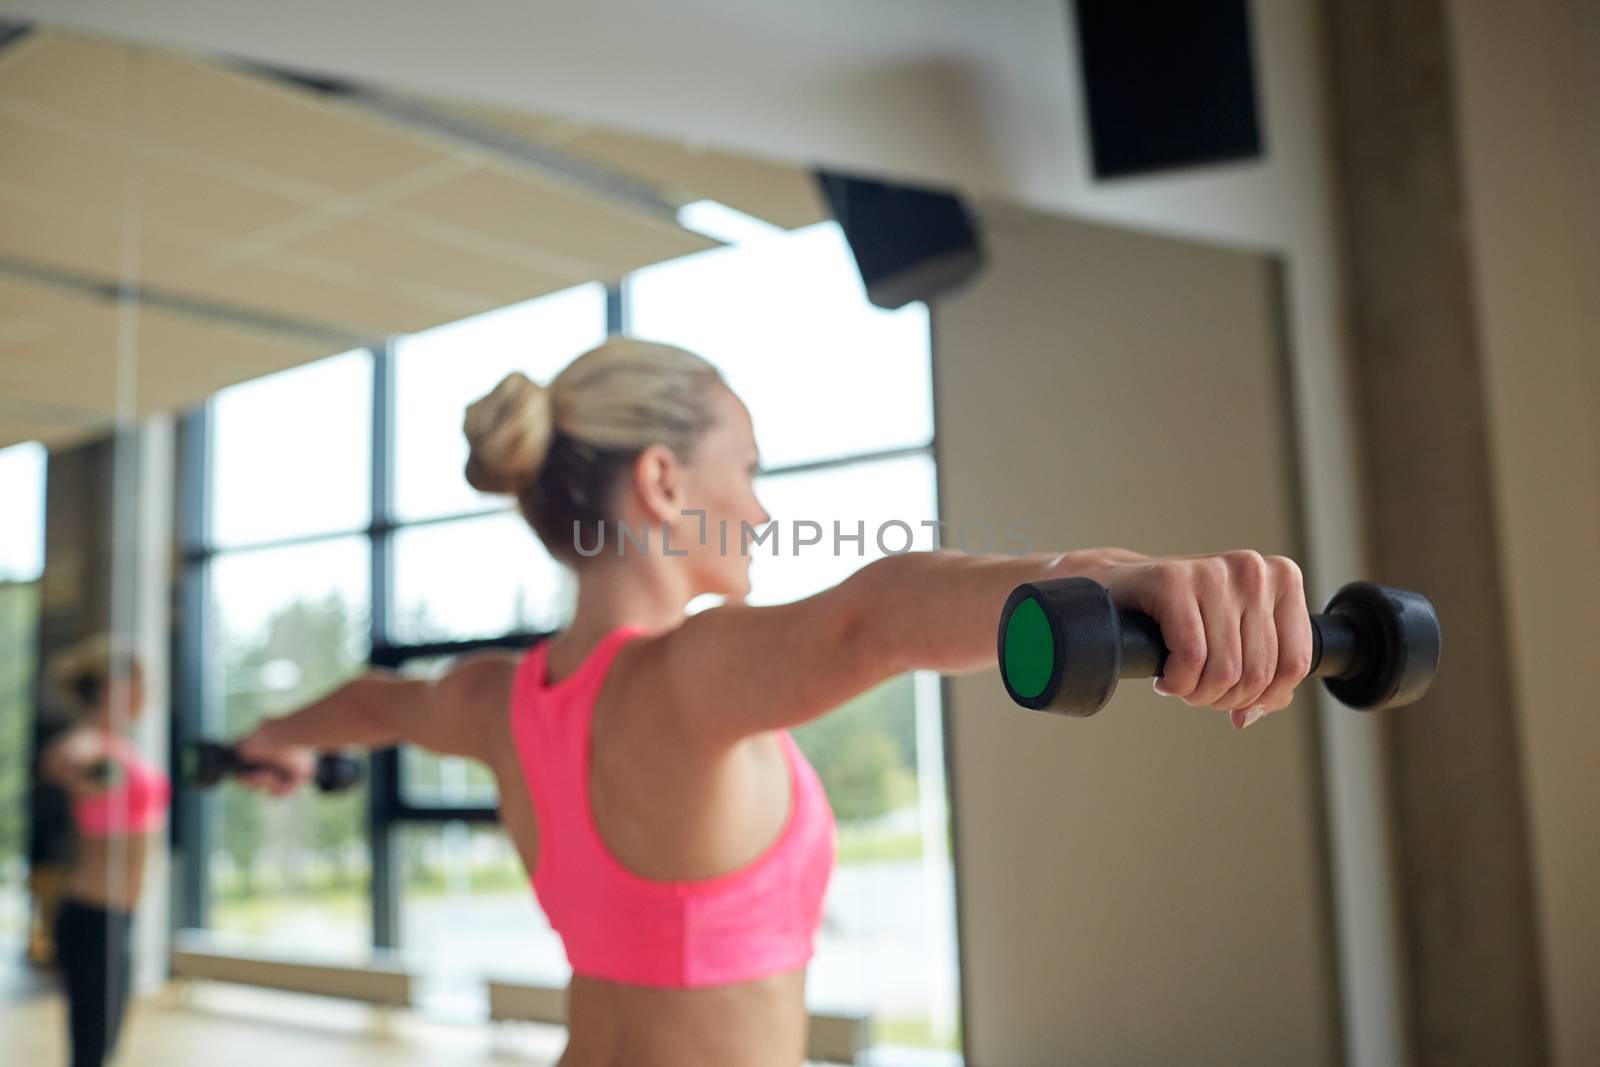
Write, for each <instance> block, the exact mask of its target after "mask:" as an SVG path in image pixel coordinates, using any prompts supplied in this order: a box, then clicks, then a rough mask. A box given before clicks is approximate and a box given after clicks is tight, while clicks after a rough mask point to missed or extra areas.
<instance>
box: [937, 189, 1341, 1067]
mask: <svg viewBox="0 0 1600 1067" xmlns="http://www.w3.org/2000/svg"><path fill="white" fill-rule="evenodd" d="M984 225H985V232H986V234H987V238H988V242H989V251H990V255H991V259H992V262H991V265H990V267H989V270H988V272H987V273H986V274H984V275H983V277H982V278H981V279H980V280H979V281H978V282H977V283H976V284H975V285H974V286H973V287H971V288H969V289H967V290H964V291H963V292H962V293H961V294H960V295H959V296H956V297H954V298H952V299H950V300H948V301H947V302H945V303H942V304H941V305H940V306H939V307H938V308H937V309H936V311H935V314H934V324H933V326H934V342H935V348H936V364H935V374H936V377H935V389H936V402H937V404H938V413H939V418H940V427H939V459H940V504H941V508H942V510H943V513H944V517H945V518H946V519H947V520H950V521H952V522H955V523H961V522H963V521H973V522H977V521H985V520H986V521H990V522H993V523H994V524H996V525H997V526H1000V525H1003V524H1004V523H1006V522H1009V521H1011V520H1012V519H1019V518H1020V519H1026V520H1027V521H1028V522H1029V524H1030V526H1029V529H1030V533H1031V536H1032V539H1033V540H1034V541H1035V543H1036V544H1037V545H1038V546H1039V548H1040V549H1041V550H1044V549H1050V548H1056V547H1061V548H1068V547H1081V546H1087V545H1099V544H1118V545H1124V546H1128V547H1133V548H1138V549H1141V550H1144V551H1149V552H1175V551H1207V550H1221V549H1226V548H1231V547H1240V546H1252V547H1256V548H1259V549H1261V550H1262V551H1265V552H1274V553H1284V554H1291V555H1298V554H1299V552H1298V545H1297V534H1296V521H1297V520H1296V508H1295V504H1294V499H1295V498H1294V492H1293V489H1294V486H1293V478H1294V468H1293V463H1292V458H1293V443H1292V441H1291V439H1290V437H1289V435H1288V434H1287V432H1286V419H1287V413H1286V410H1285V397H1286V395H1287V394H1286V388H1287V385H1286V382H1285V380H1284V373H1283V371H1284V368H1283V367H1282V366H1281V359H1282V357H1281V346H1280V343H1279V341H1280V339H1279V337H1278V336H1277V317H1276V316H1277V311H1276V307H1275V303H1274V301H1275V277H1274V268H1273V266H1272V265H1271V263H1270V262H1269V261H1267V260H1266V259H1264V258H1262V257H1259V256H1253V255H1248V254H1244V253H1239V252H1228V251H1221V250H1217V249H1213V248H1207V247H1203V246H1199V245H1195V244H1190V243H1187V242H1179V241H1174V240H1170V239H1163V238H1156V237H1148V236H1142V235H1136V234H1129V233H1126V232H1121V231H1117V230H1113V229H1110V228H1107V227H1102V226H1097V225H1093V224H1088V223H1083V222H1074V221H1068V220H1064V219H1060V218H1053V217H1048V216H1041V215H1037V214H1033V213H1029V212H1025V211H1021V210H1019V209H1015V208H1002V207H998V206H989V207H987V208H985V211H984ZM1001 471H1003V472H1006V473H1005V474H1004V476H1000V475H997V472H1001ZM951 697H952V703H951V711H950V736H951V749H950V758H951V763H952V767H953V775H954V779H953V786H954V800H955V805H956V816H955V817H956V861H957V865H958V869H957V878H958V881H957V892H958V900H959V902H960V909H961V926H962V944H961V949H962V966H963V986H964V990H965V1009H966V1014H965V1017H964V1026H965V1029H966V1032H967V1035H968V1041H969V1054H970V1056H971V1062H972V1063H973V1064H974V1065H975V1067H989V1065H994V1064H1003V1065H1008V1067H1010V1065H1032V1064H1038V1065H1041V1067H1044V1065H1052V1064H1060V1063H1094V1064H1152V1063H1188V1064H1208V1063H1216V1064H1222V1063H1227V1064H1280V1063H1294V1064H1319V1063H1320V1064H1332V1063H1336V1062H1339V1054H1338V1053H1339V1036H1338V1015H1337V1006H1336V1001H1337V985H1336V980H1335V976H1334V971H1333V966H1334V965H1333V936H1332V931H1331V924H1330V921H1329V914H1328V910H1327V909H1328V900H1327V895H1326V890H1325V885H1326V880H1325V872H1324V857H1323V851H1322V840H1321V836H1320V835H1321V815H1320V811H1319V808H1318V804H1319V800H1318V796H1319V792H1320V781H1319V774H1320V763H1319V760H1318V755H1317V730H1316V722H1315V719H1314V717H1313V716H1312V715H1311V714H1310V713H1309V706H1308V705H1309V701H1302V702H1301V703H1300V704H1299V705H1298V706H1296V707H1295V708H1292V709H1290V710H1289V711H1288V712H1286V713H1284V714H1283V715H1281V716H1279V717H1275V718H1273V719H1269V720H1267V721H1266V722H1264V723H1262V724H1260V725H1258V726H1256V727H1254V728H1252V729H1251V730H1249V731H1246V732H1245V733H1242V734H1240V733H1236V732H1235V731H1234V730H1232V729H1231V727H1229V725H1228V724H1227V722H1226V719H1225V718H1224V717H1223V716H1221V715H1220V714H1218V713H1216V712H1211V711H1209V710H1196V709H1191V708H1189V707H1187V706H1185V705H1183V704H1181V703H1180V702H1177V701H1172V700H1163V699H1161V698H1158V697H1156V696H1155V695H1154V694H1153V693H1151V692H1150V690H1149V688H1148V686H1147V685H1144V684H1140V683H1137V682H1130V683H1127V684H1126V685H1125V688H1124V689H1123V690H1122V691H1119V693H1118V695H1117V697H1116V699H1115V701H1114V703H1113V705H1112V706H1111V707H1110V708H1108V709H1107V710H1106V711H1105V712H1102V713H1101V714H1100V715H1099V716H1097V717H1095V718H1092V719H1087V720H1074V719H1064V718H1058V717H1054V716H1046V715H1041V714H1036V713H1030V712H1025V711H1022V710H1020V709H1018V708H1015V707H1013V706H1011V705H1010V704H1009V703H1008V702H1007V701H1006V700H1005V698H1004V695H1003V693H1002V691H1001V690H1000V686H999V682H998V679H997V677H996V676H995V675H994V674H993V673H992V672H991V673H986V674H983V675H979V676H974V677H971V678H964V679H960V680H956V681H954V682H953V683H952V684H951Z"/></svg>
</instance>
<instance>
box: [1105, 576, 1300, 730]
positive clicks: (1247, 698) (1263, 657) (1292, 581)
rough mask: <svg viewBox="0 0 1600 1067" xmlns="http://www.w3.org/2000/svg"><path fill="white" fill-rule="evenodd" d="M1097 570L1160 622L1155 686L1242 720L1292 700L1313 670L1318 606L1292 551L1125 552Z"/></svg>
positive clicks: (1120, 601)
mask: <svg viewBox="0 0 1600 1067" xmlns="http://www.w3.org/2000/svg"><path fill="white" fill-rule="evenodd" d="M1096 578H1097V579H1098V580H1099V582H1100V584H1102V585H1104V586H1105V587H1106V588H1107V589H1108V590H1110V592H1111V600H1112V602H1113V603H1114V604H1116V606H1117V607H1118V608H1119V609H1121V610H1124V611H1142V612H1144V613H1145V614H1146V615H1149V616H1150V617H1151V618H1153V619H1155V620H1156V622H1157V623H1158V624H1160V626H1161V637H1162V640H1163V641H1164V642H1165V643H1166V646H1167V653H1168V654H1167V661H1166V666H1165V667H1164V668H1163V670H1162V673H1161V677H1159V678H1157V679H1156V682H1155V688H1156V692H1158V693H1162V694H1164V695H1167V696H1175V697H1178V698H1180V699H1181V700H1182V701H1183V702H1184V703H1186V704H1188V705H1190V706H1192V707H1202V706H1205V707H1212V708H1216V709H1217V710H1218V711H1226V712H1228V713H1229V718H1230V719H1231V720H1232V722H1233V725H1234V726H1235V727H1237V728H1239V729H1243V728H1244V727H1246V726H1249V725H1250V724H1251V723H1253V722H1255V721H1256V720H1257V719H1259V718H1260V717H1261V716H1262V715H1265V714H1267V713H1268V712H1273V711H1278V710H1280V709H1282V708H1284V707H1287V706H1288V704H1289V701H1290V700H1291V699H1292V698H1293V696H1294V688H1295V686H1297V685H1299V684H1300V683H1301V682H1302V681H1304V680H1305V678H1306V675H1308V674H1309V673H1310V672H1311V615H1310V612H1309V611H1308V610H1307V608H1306V593H1305V581H1304V579H1303V578H1302V576H1301V574H1300V568H1299V566H1298V565H1296V564H1295V562H1294V560H1291V559H1288V558H1286V557H1284V556H1263V555H1262V554H1261V553H1259V552H1254V551H1251V550H1249V549H1243V550H1240V551H1236V552H1224V553H1221V554H1220V555H1211V556H1142V557H1138V556H1135V555H1134V554H1132V553H1128V554H1125V555H1119V556H1117V557H1116V558H1115V560H1114V561H1113V562H1108V563H1107V564H1106V565H1105V569H1104V570H1103V571H1102V572H1101V573H1099V574H1098V575H1096Z"/></svg>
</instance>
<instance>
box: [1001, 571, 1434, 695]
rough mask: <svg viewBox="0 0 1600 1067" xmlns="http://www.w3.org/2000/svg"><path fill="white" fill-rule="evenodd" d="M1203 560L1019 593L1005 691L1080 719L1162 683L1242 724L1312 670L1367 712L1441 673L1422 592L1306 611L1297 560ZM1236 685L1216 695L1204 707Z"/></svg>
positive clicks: (1348, 594)
mask: <svg viewBox="0 0 1600 1067" xmlns="http://www.w3.org/2000/svg"><path fill="white" fill-rule="evenodd" d="M1197 560H1198V557H1190V558H1179V559H1173V558H1171V557H1167V558H1165V559H1148V558H1144V557H1141V558H1140V560H1139V561H1138V562H1132V561H1129V562H1127V563H1126V564H1125V565H1123V566H1120V567H1113V568H1110V569H1108V570H1107V571H1106V573H1105V574H1104V575H1102V577H1106V578H1109V579H1110V580H1109V581H1108V582H1107V584H1106V585H1102V584H1101V583H1100V582H1099V581H1096V580H1095V579H1093V578H1083V577H1077V578H1065V579H1059V580H1052V581H1041V582H1030V583H1027V584H1025V585H1021V586H1018V587H1017V588H1016V589H1015V590H1013V591H1012V593H1011V595H1010V597H1008V598H1007V600H1006V603H1005V606H1004V608H1003V610H1002V612H1001V616H1000V625H999V632H998V635H997V646H998V656H999V663H1000V673H1001V678H1002V680H1003V682H1004V684H1005V687H1006V692H1007V694H1008V695H1009V696H1010V697H1011V699H1012V700H1013V701H1015V702H1016V703H1018V704H1020V705H1022V706H1023V707H1026V708H1032V709H1034V710H1038V711H1053V712H1057V713H1059V714H1064V715H1077V716H1085V715H1093V714H1094V713H1095V712H1097V711H1099V710H1100V709H1101V708H1102V707H1104V706H1105V704H1106V702H1107V701H1109V700H1110V699H1111V694H1112V693H1114V692H1115V691H1116V686H1117V681H1118V679H1120V678H1152V677H1154V678H1156V679H1158V681H1157V683H1156V689H1157V692H1162V693H1167V694H1170V695H1177V696H1180V697H1183V698H1184V699H1185V701H1186V702H1187V703H1190V704H1193V705H1196V706H1199V705H1201V704H1211V706H1213V707H1222V708H1227V709H1229V710H1231V711H1232V719H1233V722H1234V725H1235V726H1239V727H1243V726H1247V725H1249V724H1250V723H1251V722H1254V721H1255V720H1256V719H1257V718H1259V717H1260V716H1261V715H1262V714H1265V713H1266V712H1268V711H1276V710H1278V709H1279V708H1281V707H1283V706H1285V705H1286V704H1287V703H1288V695H1289V694H1290V693H1292V691H1293V688H1294V686H1295V685H1296V684H1298V683H1299V681H1300V680H1302V679H1303V678H1305V677H1307V676H1312V677H1319V678H1322V679H1323V681H1324V683H1325V684H1326V685H1327V687H1328V689H1329V691H1330V692H1331V693H1332V694H1333V696H1334V697H1335V698H1336V699H1337V700H1339V701H1340V702H1341V703H1344V704H1347V705H1349V706H1351V707H1356V708H1362V709H1369V710H1372V709H1381V708H1393V707H1400V706H1402V705H1405V704H1410V703H1412V702H1414V701H1416V700H1418V699H1420V698H1421V696H1422V695H1423V693H1424V692H1426V691H1427V689H1428V686H1429V685H1430V684H1431V683H1432V681H1433V678H1434V676H1435V674H1436V673H1437V671H1438V664H1439V644H1440V635H1439V620H1438V616H1437V615H1436V614H1435V612H1434V610H1433V606H1432V605H1431V604H1430V603H1428V601H1427V599H1426V598H1425V597H1423V596H1421V595H1420V594H1418V593H1411V592H1407V591H1405V590H1399V589H1390V588H1386V587H1384V586H1379V585H1375V584H1373V583H1371V582H1353V583H1351V584H1349V585H1347V586H1345V587H1344V588H1343V589H1341V590H1339V592H1338V593H1337V594H1335V596H1334V597H1333V598H1332V599H1331V600H1330V601H1329V602H1328V605H1327V607H1326V609H1325V610H1324V613H1323V614H1321V615H1316V616H1310V615H1309V614H1307V612H1306V608H1305V599H1304V592H1303V589H1302V588H1301V585H1300V577H1299V569H1298V568H1297V567H1295V566H1294V564H1293V563H1292V562H1290V561H1289V560H1286V559H1283V558H1282V557H1265V558H1264V557H1261V556H1259V555H1257V554H1255V553H1230V554H1228V555H1227V556H1225V557H1211V559H1209V560H1206V561H1205V562H1204V563H1201V562H1197ZM1202 605H1204V610H1202V607H1201V606H1202ZM1140 609H1143V610H1140ZM1158 620H1159V621H1158ZM1169 645H1172V646H1173V647H1177V648H1181V649H1182V654H1181V656H1179V655H1175V654H1174V653H1173V652H1171V651H1169V647H1168V646H1169ZM1252 660H1253V663H1252ZM1274 668H1275V669H1274ZM1251 674H1253V675H1254V678H1253V680H1252V679H1251V678H1250V677H1249V676H1250V675H1251ZM1206 675H1210V676H1211V678H1210V688H1209V689H1206V688H1205V687H1204V685H1205V683H1206V677H1205V676H1206ZM1264 679H1265V681H1264ZM1230 680H1231V688H1229V689H1228V690H1227V692H1226V693H1225V694H1224V696H1223V697H1222V698H1221V699H1219V700H1217V701H1215V702H1213V701H1211V700H1208V699H1205V698H1206V697H1208V696H1211V695H1213V694H1215V693H1216V691H1217V687H1218V686H1219V685H1229V684H1230ZM1251 692H1254V693H1256V694H1260V696H1259V697H1247V698H1246V701H1245V702H1246V703H1249V702H1250V701H1252V700H1255V701H1258V702H1257V703H1255V704H1254V705H1253V706H1251V707H1248V708H1239V707H1238V703H1239V696H1240V694H1241V693H1247V694H1248V693H1251Z"/></svg>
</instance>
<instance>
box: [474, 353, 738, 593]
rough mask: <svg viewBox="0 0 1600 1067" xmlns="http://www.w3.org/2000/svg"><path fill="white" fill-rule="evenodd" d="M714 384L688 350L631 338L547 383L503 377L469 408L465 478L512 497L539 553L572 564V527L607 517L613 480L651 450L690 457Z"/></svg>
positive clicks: (705, 424) (712, 374)
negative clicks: (538, 542) (665, 449)
mask: <svg viewBox="0 0 1600 1067" xmlns="http://www.w3.org/2000/svg"><path fill="white" fill-rule="evenodd" d="M721 382H722V376H721V375H720V374H719V373H718V372H717V369H716V368H715V367H713V366H712V365H711V364H710V363H707V362H706V361H705V360H704V359H701V358H700V357H699V356H697V355H695V354H694V353H693V352H689V351H687V350H685V349H682V348H677V347H675V346H673V345H666V344H658V343H655V342H652V341H640V340H636V339H634V338H629V337H614V338H612V339H611V340H609V341H607V342H605V343H604V344H602V345H600V346H599V347H598V348H593V349H590V350H589V351H588V352H585V353H584V354H583V355H581V356H579V357H578V358H577V359H575V360H573V361H572V362H571V363H569V364H568V365H567V366H566V368H565V369H563V370H562V371H561V373H560V374H557V375H556V376H555V378H554V379H553V380H552V381H551V382H550V384H549V386H541V385H539V384H538V383H536V382H534V381H533V380H531V379H530V378H528V377H527V376H526V375H524V374H521V373H512V374H508V375H506V377H505V378H503V379H502V380H501V381H500V384H499V385H497V386H495V387H494V389H493V390H492V391H491V392H490V393H489V394H488V395H487V396H484V397H483V398H482V399H480V400H478V401H476V402H475V403H473V404H472V405H470V406H469V407H468V408H467V415H466V420H465V423H464V424H463V427H462V429H463V430H464V432H465V433H466V436H467V442H468V444H469V446H470V449H471V451H470V454H469V455H468V457H467V470H466V475H467V481H468V483H469V484H471V485H472V487H473V488H474V489H478V490H481V491H483V492H486V493H505V494H509V495H513V496H515V497H516V498H517V501H518V505H519V506H520V508H521V510H522V513H523V515H524V516H525V517H526V518H527V520H528V522H529V524H530V525H532V526H533V528H534V531H535V532H536V533H538V535H539V537H540V539H541V540H543V541H544V543H545V547H546V548H548V549H549V550H550V552H551V553H552V554H553V555H555V556H556V557H557V558H558V559H562V560H565V561H566V562H568V563H574V564H575V563H576V562H577V553H576V552H575V551H574V547H573V530H574V524H577V526H578V527H579V528H583V527H586V526H589V525H591V524H595V523H599V522H601V521H604V520H606V519H608V518H610V517H611V516H610V515H609V514H607V506H608V504H609V498H610V492H611V489H612V487H613V485H614V484H615V481H616V478H617V476H618V475H619V474H620V473H621V471H622V470H623V469H624V468H626V467H627V466H630V465H631V464H632V462H633V460H634V459H635V458H637V456H638V455H639V453H640V452H643V451H644V450H645V449H646V448H648V447H649V446H650V445H653V444H661V445H665V446H667V447H668V448H670V449H671V450H672V451H673V452H674V453H675V454H677V455H678V456H679V457H681V458H684V459H687V458H688V457H689V456H690V455H691V454H692V452H693V450H694V446H695V445H696V444H697V443H698V442H699V440H700V438H701V437H702V436H703V435H704V434H705V432H706V431H707V430H708V429H710V427H711V425H712V423H713V422H714V421H715V413H714V409H713V406H712V393H711V389H710V386H712V385H713V384H718V383H721ZM586 536H592V532H591V533H588V534H586Z"/></svg>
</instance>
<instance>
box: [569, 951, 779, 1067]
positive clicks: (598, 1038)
mask: <svg viewBox="0 0 1600 1067" xmlns="http://www.w3.org/2000/svg"><path fill="white" fill-rule="evenodd" d="M567 1029H568V1041H567V1049H566V1052H565V1053H564V1054H563V1055H562V1057H561V1061H560V1063H559V1064H558V1067H623V1065H627V1067H708V1065H718V1064H730V1065H738V1067H799V1064H800V1062H801V1061H802V1060H803V1059H804V1058H805V1044H806V1005H805V971H803V970H800V971H793V972H791V973H789V974H780V975H774V976H772V977H770V978H763V979H761V980H760V981H756V982H743V983H740V984H737V985H728V986H715V987H711V988H707V989H648V988H643V987H640V986H627V985H618V984H616V983H614V982H603V981H599V980H596V979H592V978H584V977H581V976H574V977H573V979H572V985H571V987H570V988H569V989H568V992H567Z"/></svg>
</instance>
